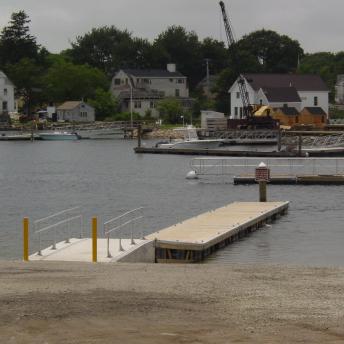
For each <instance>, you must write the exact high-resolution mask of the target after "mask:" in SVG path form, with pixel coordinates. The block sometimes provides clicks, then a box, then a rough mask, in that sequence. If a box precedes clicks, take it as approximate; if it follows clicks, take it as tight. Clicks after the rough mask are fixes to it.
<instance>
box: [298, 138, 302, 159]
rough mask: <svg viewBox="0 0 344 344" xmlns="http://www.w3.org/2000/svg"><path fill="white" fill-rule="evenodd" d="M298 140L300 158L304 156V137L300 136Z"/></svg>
mask: <svg viewBox="0 0 344 344" xmlns="http://www.w3.org/2000/svg"><path fill="white" fill-rule="evenodd" d="M298 138H299V139H298V156H302V135H299V136H298Z"/></svg>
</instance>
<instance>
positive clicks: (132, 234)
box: [130, 223, 135, 245]
mask: <svg viewBox="0 0 344 344" xmlns="http://www.w3.org/2000/svg"><path fill="white" fill-rule="evenodd" d="M133 227H134V223H132V224H131V241H130V245H135V241H134V233H133V232H134V230H133Z"/></svg>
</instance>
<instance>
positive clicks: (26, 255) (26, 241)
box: [23, 217, 29, 262]
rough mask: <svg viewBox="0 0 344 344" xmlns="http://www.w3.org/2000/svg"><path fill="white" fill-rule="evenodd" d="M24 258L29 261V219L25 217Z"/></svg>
mask: <svg viewBox="0 0 344 344" xmlns="http://www.w3.org/2000/svg"><path fill="white" fill-rule="evenodd" d="M23 260H24V262H28V261H29V219H28V218H27V217H25V218H24V219H23Z"/></svg>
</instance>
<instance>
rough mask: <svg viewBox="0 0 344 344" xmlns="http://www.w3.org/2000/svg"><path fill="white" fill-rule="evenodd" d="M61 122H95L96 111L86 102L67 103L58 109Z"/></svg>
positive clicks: (58, 118) (58, 117)
mask: <svg viewBox="0 0 344 344" xmlns="http://www.w3.org/2000/svg"><path fill="white" fill-rule="evenodd" d="M56 113H57V120H58V121H59V122H65V121H67V122H94V121H95V110H94V108H93V107H92V106H91V105H89V104H87V103H85V102H84V101H67V102H64V103H63V104H61V105H60V106H58V107H57V109H56Z"/></svg>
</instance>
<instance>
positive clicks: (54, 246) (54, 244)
mask: <svg viewBox="0 0 344 344" xmlns="http://www.w3.org/2000/svg"><path fill="white" fill-rule="evenodd" d="M51 249H52V250H56V230H55V228H54V242H53V246H52V248H51Z"/></svg>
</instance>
